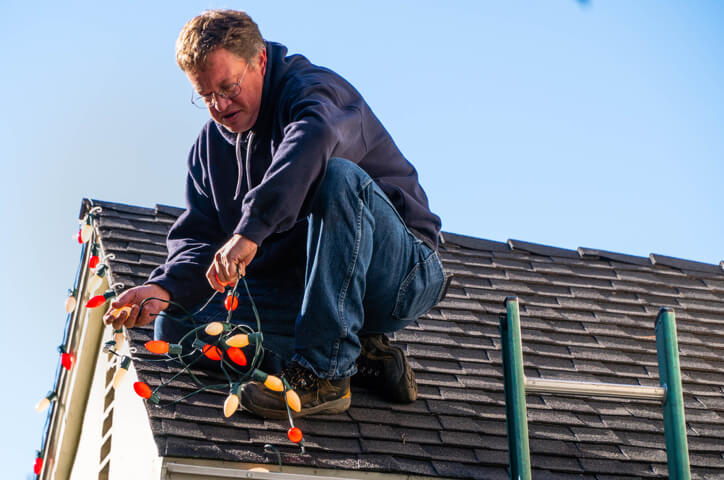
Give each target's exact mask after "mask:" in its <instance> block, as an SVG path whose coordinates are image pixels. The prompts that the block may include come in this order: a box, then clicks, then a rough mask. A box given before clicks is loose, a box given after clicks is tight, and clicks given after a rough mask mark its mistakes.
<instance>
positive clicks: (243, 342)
mask: <svg viewBox="0 0 724 480" xmlns="http://www.w3.org/2000/svg"><path fill="white" fill-rule="evenodd" d="M226 344H227V345H228V346H230V347H236V348H244V347H246V346H247V345H249V335H246V334H244V333H237V334H236V335H232V336H231V337H229V338H227V339H226Z"/></svg>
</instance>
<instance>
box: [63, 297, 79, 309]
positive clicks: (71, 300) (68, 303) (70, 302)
mask: <svg viewBox="0 0 724 480" xmlns="http://www.w3.org/2000/svg"><path fill="white" fill-rule="evenodd" d="M77 303H78V301H77V300H76V299H75V297H74V296H73V295H70V296H69V297H68V298H66V299H65V313H71V312H72V311H73V310H75V306H76V304H77Z"/></svg>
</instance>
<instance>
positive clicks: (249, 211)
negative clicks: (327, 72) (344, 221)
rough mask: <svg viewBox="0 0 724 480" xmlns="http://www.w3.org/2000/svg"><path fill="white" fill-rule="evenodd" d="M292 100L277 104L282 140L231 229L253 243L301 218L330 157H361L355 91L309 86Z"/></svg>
mask: <svg viewBox="0 0 724 480" xmlns="http://www.w3.org/2000/svg"><path fill="white" fill-rule="evenodd" d="M350 88H351V87H350ZM297 97H298V99H297V100H295V99H291V100H284V99H282V101H281V104H282V106H281V107H280V108H282V109H283V110H287V112H286V114H285V115H284V116H285V117H286V118H285V119H284V120H285V124H284V127H283V138H282V140H281V142H280V143H279V146H278V147H277V148H276V150H275V152H274V157H273V158H272V162H271V164H270V166H269V167H268V169H267V171H266V173H265V174H264V177H263V179H262V181H261V183H260V184H259V185H257V186H256V187H254V188H253V189H251V190H250V191H249V192H248V193H247V195H246V196H245V197H244V202H243V204H242V216H241V219H240V221H239V223H238V224H237V226H236V228H235V229H234V233H238V234H240V235H242V236H243V237H245V238H248V239H249V240H251V241H253V242H254V243H256V244H261V243H262V242H263V240H264V239H265V238H266V237H268V236H269V235H271V234H272V233H276V232H281V231H285V230H288V229H290V228H291V227H293V226H294V224H295V223H296V222H297V221H298V220H299V219H300V218H303V217H304V216H306V214H307V212H308V211H309V208H310V206H311V202H312V201H313V199H314V196H315V193H316V189H317V188H318V186H319V185H320V184H321V181H322V179H323V177H324V172H325V171H326V168H327V161H328V160H329V159H330V158H331V157H333V156H342V157H343V158H346V159H348V160H351V161H353V162H358V161H359V160H360V159H361V158H363V157H364V156H365V154H366V144H365V141H364V137H363V131H362V125H361V114H360V111H359V109H358V105H359V104H361V103H363V100H362V99H361V97H359V95H358V94H356V92H354V91H353V90H352V91H349V92H348V91H336V90H335V91H332V90H330V89H329V88H326V87H314V88H310V89H307V91H303V92H300V93H299V94H298V95H297ZM285 104H287V105H285Z"/></svg>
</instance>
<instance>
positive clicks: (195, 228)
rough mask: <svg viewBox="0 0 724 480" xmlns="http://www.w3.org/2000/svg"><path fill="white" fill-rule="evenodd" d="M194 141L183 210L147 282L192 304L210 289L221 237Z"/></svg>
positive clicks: (206, 295) (199, 300) (205, 295)
mask: <svg viewBox="0 0 724 480" xmlns="http://www.w3.org/2000/svg"><path fill="white" fill-rule="evenodd" d="M199 150H200V148H199V143H198V142H197V143H196V144H195V145H194V147H193V148H192V149H191V152H190V154H189V172H188V174H187V177H186V211H185V212H184V213H182V214H181V216H180V217H179V218H178V219H177V220H176V223H174V224H173V226H172V227H171V229H170V230H169V233H168V237H167V238H166V245H167V247H168V258H167V260H166V263H164V264H163V265H161V266H160V267H158V268H156V269H155V270H154V271H153V272H151V275H150V277H149V279H148V281H147V282H146V283H155V284H157V285H160V286H162V287H163V288H165V289H166V290H168V292H169V293H170V294H171V298H172V300H174V301H175V302H179V303H181V304H183V305H185V306H188V307H190V306H193V305H195V304H197V303H199V302H201V301H203V300H204V299H205V298H207V297H208V296H209V295H211V293H212V290H211V287H210V286H209V284H208V283H207V282H206V280H205V275H206V270H207V269H208V267H209V265H210V264H211V261H212V259H213V256H214V254H215V253H216V251H217V250H218V249H219V248H220V246H221V244H222V243H223V242H222V239H221V238H220V233H219V232H221V229H220V227H219V221H218V215H217V213H216V211H215V209H214V207H213V203H212V201H211V198H210V196H209V194H208V193H207V191H206V189H205V188H204V184H203V179H204V178H207V177H206V175H204V174H203V172H204V169H203V162H202V161H201V159H200V158H199V154H198V151H199Z"/></svg>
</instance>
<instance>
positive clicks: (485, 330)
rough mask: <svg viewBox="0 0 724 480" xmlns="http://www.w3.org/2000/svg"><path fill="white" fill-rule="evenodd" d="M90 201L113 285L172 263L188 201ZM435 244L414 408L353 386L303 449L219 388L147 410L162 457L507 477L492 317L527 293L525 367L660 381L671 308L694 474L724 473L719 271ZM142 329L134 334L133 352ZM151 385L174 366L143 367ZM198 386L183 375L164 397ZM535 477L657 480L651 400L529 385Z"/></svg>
mask: <svg viewBox="0 0 724 480" xmlns="http://www.w3.org/2000/svg"><path fill="white" fill-rule="evenodd" d="M91 205H99V206H101V207H102V212H101V213H100V217H99V219H98V225H99V231H100V240H101V243H102V247H103V249H104V251H105V253H106V254H108V253H113V254H115V259H114V260H113V261H111V262H110V272H111V275H112V281H113V282H122V283H123V284H124V285H125V286H126V287H130V286H133V285H138V284H141V283H143V281H144V280H145V279H146V277H147V275H148V274H149V273H150V272H151V270H152V269H153V268H154V267H155V266H156V265H158V264H160V263H162V262H163V261H164V259H165V254H166V249H165V244H164V237H165V234H166V232H167V230H168V228H169V227H170V225H171V224H172V222H173V221H174V219H175V218H176V217H177V216H178V215H179V214H180V213H181V211H182V210H181V209H178V208H174V207H168V206H162V205H158V206H156V207H155V208H139V207H133V206H128V205H122V204H117V203H108V202H101V201H95V200H93V201H88V200H86V201H84V210H83V211H87V209H88V208H90V206H91ZM443 237H444V242H443V244H442V245H441V248H440V253H441V257H442V259H443V263H444V266H445V268H446V270H447V271H448V272H449V273H452V274H454V278H453V281H452V283H451V286H450V288H449V290H448V293H447V296H446V298H445V299H444V300H443V301H442V302H441V303H440V305H438V306H437V307H436V308H434V309H433V310H432V311H431V312H429V313H428V314H426V315H424V316H423V317H422V318H420V319H419V320H418V321H417V322H416V323H415V324H414V325H412V326H410V327H408V328H406V329H405V330H402V331H400V332H398V333H397V334H396V335H395V337H394V341H395V342H396V343H397V344H398V345H400V346H401V347H403V348H404V349H405V351H406V352H407V354H408V356H409V358H410V361H411V363H412V365H413V367H414V369H415V372H416V375H417V381H418V384H419V399H418V400H417V401H416V402H415V403H413V404H411V405H397V404H391V403H387V402H385V401H382V400H380V399H378V398H377V397H375V396H374V395H372V394H369V393H367V392H366V391H364V390H355V389H353V393H352V407H351V408H350V410H349V411H348V412H347V413H345V414H342V415H336V416H319V417H311V418H308V419H301V420H298V421H297V422H296V423H297V424H298V426H299V427H300V428H302V430H303V431H304V432H305V438H306V446H307V454H306V455H301V454H300V453H299V449H298V448H296V447H295V446H294V445H293V444H291V443H289V442H288V441H287V440H286V437H285V432H286V429H287V428H288V425H287V424H286V422H279V421H270V420H263V419H259V418H256V417H253V416H251V415H250V414H248V413H245V412H239V413H237V414H235V415H234V416H233V417H231V418H230V419H225V418H224V417H223V414H222V409H221V405H222V403H223V400H224V396H223V394H215V393H203V394H199V395H196V396H192V397H190V398H188V399H186V400H185V401H182V402H180V403H178V404H176V405H175V406H173V407H168V408H156V407H153V406H149V407H148V414H149V417H150V421H151V426H152V430H153V433H154V437H155V440H156V444H157V445H158V449H159V453H160V455H162V456H170V457H198V458H208V459H220V460H233V461H243V462H261V463H274V462H275V459H274V458H271V457H270V456H268V455H266V454H265V453H264V444H265V443H272V444H274V445H276V446H277V447H278V448H279V450H280V451H281V452H282V453H283V461H284V463H285V464H287V465H307V466H316V467H322V468H336V469H342V470H366V471H378V472H391V473H398V474H419V475H429V476H440V477H459V478H493V479H497V478H500V479H503V478H508V472H507V468H508V452H507V440H506V426H505V408H504V400H503V384H502V373H501V372H502V368H501V350H500V334H499V330H498V328H499V320H498V317H499V315H500V314H501V313H503V312H504V311H505V307H504V300H505V297H506V296H511V295H515V296H518V298H519V299H520V305H521V324H522V335H523V352H524V356H525V374H526V375H527V376H528V377H545V378H555V379H572V380H586V381H600V382H614V383H626V384H633V385H650V386H658V385H659V377H658V363H657V357H656V346H655V341H654V339H653V335H654V329H653V327H654V320H655V318H656V315H657V313H658V310H659V308H660V307H662V306H666V307H672V308H673V309H674V311H675V313H676V320H677V325H678V340H679V348H680V355H681V369H682V379H683V389H684V401H685V408H686V419H687V434H688V441H689V449H690V461H691V467H692V478H714V477H717V478H724V453H723V452H724V328H722V327H723V326H724V271H723V270H722V265H710V264H705V263H700V262H693V261H688V260H682V259H678V258H672V257H666V256H663V255H656V254H652V255H650V256H649V257H648V258H646V257H637V256H631V255H624V254H620V253H613V252H607V251H604V250H597V249H592V248H579V249H578V250H566V249H560V248H554V247H550V246H545V245H539V244H534V243H528V242H523V241H519V240H509V241H508V242H505V243H502V242H494V241H489V240H482V239H477V238H471V237H467V236H462V235H456V234H452V233H443ZM152 334H153V332H152V329H151V328H135V329H133V330H131V331H130V336H131V338H132V341H133V343H134V344H135V345H136V346H140V345H142V343H143V342H145V341H147V340H148V339H150V337H151V336H152ZM137 368H138V370H139V376H140V377H141V379H143V380H145V381H147V382H148V383H149V384H152V385H153V384H158V383H159V381H160V380H161V379H165V378H168V376H169V375H170V374H171V373H172V370H171V369H170V368H167V367H159V366H154V367H149V366H148V365H143V364H138V365H137ZM193 388H194V386H193V384H192V382H191V381H190V378H188V377H187V376H184V375H182V376H181V377H180V378H179V380H178V381H175V382H174V383H172V384H171V388H168V389H165V390H164V391H163V393H164V396H167V395H168V396H169V397H180V396H181V395H184V394H187V393H189V392H190V391H192V389H193ZM527 402H528V418H529V435H530V450H531V463H532V466H533V475H534V477H535V478H541V479H543V478H556V479H566V478H582V479H594V478H595V479H617V478H631V476H634V477H637V478H646V477H666V476H667V467H666V453H665V440H664V435H663V422H662V410H661V406H660V405H658V404H656V403H653V402H650V401H634V400H631V401H625V400H616V401H610V400H601V399H594V398H591V399H586V398H568V397H560V396H553V395H528V396H527Z"/></svg>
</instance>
